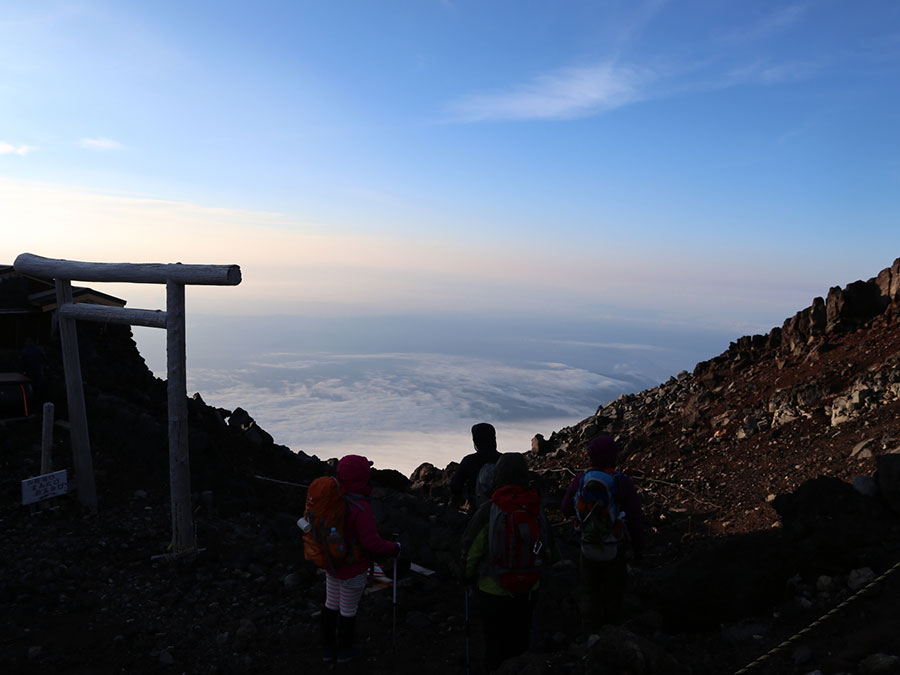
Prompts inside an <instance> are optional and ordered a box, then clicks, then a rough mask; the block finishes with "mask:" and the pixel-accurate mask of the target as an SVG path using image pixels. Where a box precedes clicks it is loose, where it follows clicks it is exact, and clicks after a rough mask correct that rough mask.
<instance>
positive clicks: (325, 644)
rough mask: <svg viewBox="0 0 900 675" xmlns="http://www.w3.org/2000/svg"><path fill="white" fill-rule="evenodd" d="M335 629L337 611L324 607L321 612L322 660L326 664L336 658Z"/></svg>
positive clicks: (336, 625)
mask: <svg viewBox="0 0 900 675" xmlns="http://www.w3.org/2000/svg"><path fill="white" fill-rule="evenodd" d="M337 627H338V611H337V610H336V609H328V608H327V607H325V608H324V609H323V610H322V660H323V661H325V662H326V663H327V662H330V661H334V660H335V659H336V658H337V652H338V644H337Z"/></svg>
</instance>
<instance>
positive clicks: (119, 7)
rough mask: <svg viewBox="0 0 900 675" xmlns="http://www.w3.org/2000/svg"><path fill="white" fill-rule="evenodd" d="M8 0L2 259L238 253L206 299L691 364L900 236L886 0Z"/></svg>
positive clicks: (898, 106)
mask: <svg viewBox="0 0 900 675" xmlns="http://www.w3.org/2000/svg"><path fill="white" fill-rule="evenodd" d="M0 10H2V11H0V36H2V39H0V223H2V224H3V233H4V236H3V241H2V243H0V254H2V256H0V257H2V258H3V260H2V261H0V262H12V260H13V259H14V258H15V256H16V255H17V254H18V253H21V252H24V251H29V252H32V253H36V254H39V255H45V256H48V257H59V258H70V259H78V260H96V261H132V262H141V261H146V262H172V261H182V262H193V263H237V264H239V265H241V267H242V270H243V273H244V281H243V283H242V284H241V286H239V287H237V288H225V289H207V288H204V289H190V290H189V292H188V301H189V307H188V309H189V312H192V313H194V314H203V315H218V316H245V315H274V314H279V315H288V316H294V317H296V316H315V317H360V316H366V317H396V316H404V317H407V318H408V317H415V316H423V315H427V316H428V317H440V316H457V317H465V320H462V319H461V323H460V324H459V326H460V328H459V330H460V331H462V330H469V328H468V327H470V326H471V325H472V323H471V322H472V321H473V320H476V319H477V317H494V318H509V319H510V321H513V320H514V319H515V320H516V321H518V320H519V319H521V318H522V317H526V318H527V317H531V318H532V319H533V320H534V321H535V322H544V321H555V322H557V323H559V324H560V325H564V324H566V322H571V321H574V320H575V319H579V320H581V319H590V320H591V321H594V322H595V325H596V326H601V327H602V326H603V325H604V322H605V323H606V324H608V325H610V326H612V325H615V326H616V327H617V328H616V329H615V331H612V332H616V331H619V328H620V327H621V326H623V325H626V324H627V325H629V326H630V327H631V331H630V332H628V331H626V333H628V334H622V335H618V336H616V337H615V338H614V339H613V338H611V337H610V336H609V335H604V334H598V335H597V336H596V340H595V341H596V342H597V343H603V344H609V343H613V342H614V343H616V344H620V343H621V344H624V343H629V344H634V345H636V346H637V348H638V349H639V350H640V349H641V347H642V346H646V345H647V344H650V345H651V346H653V345H656V346H658V345H659V344H660V343H661V342H665V340H667V339H669V338H670V337H671V335H672V334H673V333H672V331H683V330H694V329H698V330H705V331H707V334H708V335H710V336H715V340H716V341H719V340H721V348H716V349H713V351H712V352H707V351H706V348H707V343H706V342H704V341H702V340H699V341H698V342H697V343H696V344H697V345H698V347H697V349H695V350H694V351H693V352H691V353H690V358H688V357H687V356H684V360H687V361H690V360H691V358H693V357H694V356H696V355H697V354H699V356H697V358H696V359H694V360H699V359H700V358H707V357H709V356H713V355H714V354H715V353H718V352H719V351H721V349H724V348H725V347H727V340H728V339H729V337H730V338H735V337H738V336H740V335H742V334H745V333H752V332H764V331H767V330H769V329H770V328H771V327H772V326H774V325H779V324H780V323H781V322H782V321H783V320H784V318H786V317H787V316H789V315H791V314H793V313H794V312H795V311H797V310H798V309H800V308H802V307H804V306H807V305H808V304H809V303H810V301H811V300H812V298H813V297H814V296H816V295H824V294H825V293H827V290H828V288H829V287H830V286H832V285H843V284H846V283H849V282H851V281H854V280H856V279H858V278H868V277H871V276H874V275H875V274H876V273H877V272H878V271H879V270H880V269H882V268H884V267H886V266H888V265H890V264H891V262H892V261H893V260H894V258H896V257H897V256H898V255H900V227H898V223H897V215H898V212H900V208H898V207H900V87H898V82H900V5H898V4H897V3H896V2H893V1H887V0H885V1H866V2H855V3H851V2H838V1H836V0H821V1H816V2H813V1H809V2H794V3H792V2H753V1H748V2H691V1H684V2H675V1H674V0H671V1H668V2H666V1H664V0H655V1H649V2H640V1H628V2H625V1H621V2H575V1H573V2H557V3H549V2H511V1H504V2H501V1H498V2H484V1H477V2H476V1H473V2H456V1H452V0H443V1H441V0H434V1H430V0H415V1H413V0H409V1H395V2H376V1H371V2H363V1H359V2H340V1H336V2H300V1H297V2H265V1H261V2H254V3H244V2H178V3H175V2H153V3H122V2H92V1H88V0H84V1H81V2H42V3H21V2H0ZM113 290H114V291H115V292H117V294H119V295H122V297H126V298H128V299H129V304H130V305H131V306H137V307H145V306H146V307H151V308H152V307H156V306H159V304H160V302H161V299H160V298H162V297H163V295H162V294H161V293H160V292H158V291H159V289H145V288H137V289H135V288H130V289H119V288H116V289H113ZM154 293H155V294H154ZM463 325H465V326H466V328H465V329H463V328H462V326H463ZM370 328H371V326H370ZM450 330H451V333H452V329H450ZM510 330H512V324H510ZM517 330H519V329H517ZM598 331H599V332H600V333H602V328H599V329H598ZM619 332H621V331H619ZM648 336H650V337H648ZM563 337H564V336H563ZM557 338H559V336H555V337H554V339H557ZM579 340H580V341H582V342H585V341H587V342H590V340H589V339H587V338H586V337H585V336H580V337H579ZM700 345H702V347H701V346H700ZM304 349H305V347H304ZM385 349H387V348H385ZM701 349H702V350H703V351H701ZM354 350H356V351H360V350H363V345H362V341H360V342H358V343H356V345H355V346H354ZM387 351H390V350H387ZM446 351H448V350H445V352H443V353H446ZM449 351H453V350H452V349H451V350H449ZM456 351H460V350H456ZM684 353H685V354H687V352H684ZM669 362H671V363H674V359H670V360H669ZM686 365H687V366H688V367H689V366H690V363H688V364H686ZM651 370H653V372H654V373H657V372H658V369H651ZM476 421H477V420H476Z"/></svg>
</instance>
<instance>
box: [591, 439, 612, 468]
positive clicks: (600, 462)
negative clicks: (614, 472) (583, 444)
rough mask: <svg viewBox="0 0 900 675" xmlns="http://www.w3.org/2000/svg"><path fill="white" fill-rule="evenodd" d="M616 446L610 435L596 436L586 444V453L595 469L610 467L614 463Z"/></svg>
mask: <svg viewBox="0 0 900 675" xmlns="http://www.w3.org/2000/svg"><path fill="white" fill-rule="evenodd" d="M617 453H618V448H617V447H616V441H615V439H614V438H613V437H612V436H607V435H605V434H604V435H602V436H597V437H596V438H595V439H594V440H592V441H591V442H590V443H589V444H588V448H587V454H588V457H590V458H591V466H592V467H593V468H595V469H611V468H613V467H614V466H615V465H616V454H617Z"/></svg>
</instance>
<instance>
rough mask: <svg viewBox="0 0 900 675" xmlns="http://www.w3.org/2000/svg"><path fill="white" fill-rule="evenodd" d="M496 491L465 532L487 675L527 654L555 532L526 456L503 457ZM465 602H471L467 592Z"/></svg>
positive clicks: (468, 572)
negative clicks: (531, 479)
mask: <svg viewBox="0 0 900 675" xmlns="http://www.w3.org/2000/svg"><path fill="white" fill-rule="evenodd" d="M494 488H495V489H494V491H493V494H492V495H491V499H490V500H489V501H487V502H485V503H484V504H482V505H481V506H480V507H479V508H478V510H477V511H476V512H475V515H474V516H472V520H471V521H470V522H469V525H468V527H467V528H466V531H465V532H464V533H463V537H462V544H463V551H464V565H465V575H464V576H465V580H466V582H467V583H474V584H475V586H476V588H477V598H478V605H479V607H480V610H481V615H482V619H483V624H484V643H485V665H486V667H487V670H488V672H490V671H493V670H495V669H497V668H498V667H499V666H500V664H501V663H502V662H503V661H505V660H506V659H508V658H511V657H513V656H516V655H518V654H521V653H523V652H525V651H527V650H528V647H529V643H530V636H531V627H532V614H533V612H534V607H535V604H536V601H537V596H536V592H537V590H538V588H539V586H540V578H541V573H542V570H543V569H544V568H546V566H548V565H549V564H550V562H551V559H550V548H551V547H550V538H549V537H550V530H549V527H548V525H547V518H546V516H545V515H544V512H543V509H542V508H541V500H540V495H539V494H538V492H537V490H535V489H534V488H533V487H531V486H530V485H529V475H528V464H527V463H526V461H525V457H524V455H522V454H520V453H517V452H508V453H504V454H501V455H500V458H499V459H498V460H497V463H496V467H495V469H494ZM466 598H467V599H468V591H467V595H466Z"/></svg>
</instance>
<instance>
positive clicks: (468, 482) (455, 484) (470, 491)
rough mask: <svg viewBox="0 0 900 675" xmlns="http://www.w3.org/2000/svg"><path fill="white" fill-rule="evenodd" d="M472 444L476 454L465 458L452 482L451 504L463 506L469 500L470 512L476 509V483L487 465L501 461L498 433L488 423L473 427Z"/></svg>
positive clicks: (480, 423)
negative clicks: (480, 472)
mask: <svg viewBox="0 0 900 675" xmlns="http://www.w3.org/2000/svg"><path fill="white" fill-rule="evenodd" d="M472 442H473V444H474V445H475V452H473V453H471V454H468V455H466V456H465V457H463V459H462V461H461V462H460V463H459V469H457V470H456V473H455V474H454V475H453V479H452V480H451V481H450V504H451V505H452V506H455V507H459V506H462V504H463V502H464V501H466V500H468V502H469V508H470V510H474V508H475V481H476V479H477V478H478V472H479V471H481V467H483V466H484V465H485V464H495V463H496V462H497V460H498V459H500V453H499V452H497V432H496V431H495V430H494V427H493V426H492V425H490V424H488V423H487V422H479V423H478V424H476V425H474V426H473V427H472Z"/></svg>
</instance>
